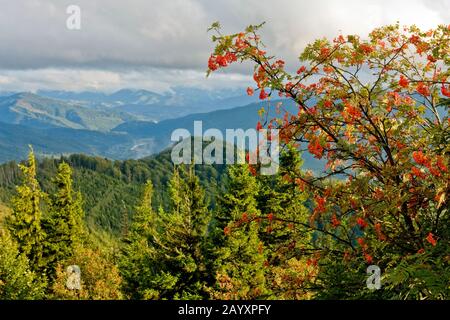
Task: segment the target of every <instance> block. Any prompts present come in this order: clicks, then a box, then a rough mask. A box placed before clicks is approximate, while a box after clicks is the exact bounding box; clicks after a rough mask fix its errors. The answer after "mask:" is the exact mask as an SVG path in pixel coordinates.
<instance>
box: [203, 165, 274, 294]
mask: <svg viewBox="0 0 450 320" xmlns="http://www.w3.org/2000/svg"><path fill="white" fill-rule="evenodd" d="M228 175H229V181H228V184H227V192H226V194H225V195H224V196H223V197H221V198H220V199H219V203H218V210H217V213H216V215H215V219H214V224H213V228H212V229H213V231H212V234H211V237H212V239H211V240H212V243H211V244H212V248H213V250H214V269H215V271H216V273H217V286H216V289H215V291H213V292H212V295H213V297H214V298H224V299H255V298H260V297H264V296H265V295H267V294H268V291H267V289H266V284H265V275H264V274H265V270H264V265H265V254H264V247H263V246H262V242H261V241H260V239H259V236H258V230H259V219H258V216H259V214H260V212H259V210H258V209H257V202H256V196H257V194H258V190H259V186H258V183H257V181H256V178H255V177H254V176H252V175H251V174H250V171H249V167H248V165H234V166H232V167H230V169H229V170H228Z"/></svg>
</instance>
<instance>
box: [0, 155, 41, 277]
mask: <svg viewBox="0 0 450 320" xmlns="http://www.w3.org/2000/svg"><path fill="white" fill-rule="evenodd" d="M19 166H20V169H21V170H22V173H23V183H22V185H20V186H18V187H17V188H16V191H17V194H16V195H15V196H14V197H13V198H12V201H11V204H12V214H11V216H10V217H8V228H9V230H10V231H11V235H12V237H13V239H14V240H15V241H17V243H18V247H19V251H20V252H21V253H24V254H25V255H26V256H27V258H28V259H29V261H30V266H31V268H32V269H33V270H41V269H42V268H43V267H44V261H43V241H44V239H45V233H44V231H43V230H42V226H41V218H42V208H41V206H42V200H43V198H44V197H45V194H44V193H43V192H42V191H41V188H40V186H39V182H38V181H37V179H36V159H35V156H34V152H33V149H32V148H31V147H30V153H29V155H28V163H27V164H20V165H19Z"/></svg>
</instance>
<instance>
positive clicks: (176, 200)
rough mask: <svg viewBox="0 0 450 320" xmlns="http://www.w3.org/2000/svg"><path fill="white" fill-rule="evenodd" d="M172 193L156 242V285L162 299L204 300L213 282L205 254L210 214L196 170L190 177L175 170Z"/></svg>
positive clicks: (188, 174) (171, 187)
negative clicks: (210, 280) (209, 283)
mask: <svg viewBox="0 0 450 320" xmlns="http://www.w3.org/2000/svg"><path fill="white" fill-rule="evenodd" d="M178 170H180V172H179V171H178ZM169 191H170V196H171V200H172V204H171V210H170V211H169V212H167V213H164V214H161V215H160V219H161V220H160V226H161V229H160V231H159V233H158V237H157V238H155V239H154V242H155V243H154V249H155V252H156V257H157V260H158V265H157V270H155V271H156V272H155V274H154V283H155V284H156V285H157V288H159V290H160V298H168V299H204V298H206V297H207V293H206V287H207V285H208V280H209V279H210V277H209V274H208V270H207V268H206V258H205V252H204V250H205V241H206V232H207V224H208V222H209V219H210V213H209V210H208V206H207V203H206V200H205V192H204V190H203V188H202V187H201V185H200V182H199V179H198V177H196V176H195V172H194V167H193V166H191V167H190V170H189V172H188V173H186V172H185V171H184V170H183V167H180V168H179V169H176V170H175V172H174V174H173V177H172V179H171V181H170V188H169Z"/></svg>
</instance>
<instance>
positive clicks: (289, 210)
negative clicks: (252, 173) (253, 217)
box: [257, 145, 310, 252]
mask: <svg viewBox="0 0 450 320" xmlns="http://www.w3.org/2000/svg"><path fill="white" fill-rule="evenodd" d="M302 165H303V161H302V159H301V156H300V153H299V151H298V150H297V149H296V148H295V147H294V146H292V145H286V146H285V149H284V150H283V151H282V152H281V154H280V167H279V171H278V172H277V174H276V175H273V176H258V180H259V182H260V185H261V192H260V193H259V194H258V196H257V201H258V207H259V209H260V210H261V213H262V214H263V215H267V216H268V215H270V216H271V217H273V220H274V222H271V221H267V220H268V219H266V223H267V224H268V226H267V227H269V228H270V232H269V233H268V232H263V233H261V238H262V239H263V240H264V243H265V244H266V245H267V246H270V247H272V249H273V250H271V251H272V252H279V251H278V249H279V248H280V246H283V245H286V246H288V245H289V244H292V243H294V242H296V243H301V242H305V241H309V239H308V238H305V237H304V234H301V235H297V236H296V235H295V232H296V231H298V223H299V222H300V223H307V222H308V217H309V215H310V212H309V210H308V208H307V207H306V203H307V199H308V195H307V194H306V193H305V192H304V191H303V190H302V187H301V185H302V184H301V180H299V177H301V176H302V172H301V167H302Z"/></svg>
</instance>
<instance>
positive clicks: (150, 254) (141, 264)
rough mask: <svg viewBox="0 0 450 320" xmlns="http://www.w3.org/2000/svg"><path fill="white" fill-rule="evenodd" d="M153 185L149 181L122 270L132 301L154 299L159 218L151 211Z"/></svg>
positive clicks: (128, 238)
mask: <svg viewBox="0 0 450 320" xmlns="http://www.w3.org/2000/svg"><path fill="white" fill-rule="evenodd" d="M152 196H153V184H152V182H151V181H147V183H146V184H145V186H144V191H143V194H142V197H141V201H140V203H139V205H138V206H137V207H136V210H135V214H134V216H133V222H132V224H131V226H130V230H129V232H128V234H127V235H126V237H125V238H124V239H123V242H124V246H123V248H122V254H121V257H120V262H119V268H120V273H121V276H122V278H123V280H124V282H123V290H124V292H125V294H126V295H128V296H129V297H130V298H132V299H142V298H144V297H145V296H151V294H150V292H149V290H151V289H149V288H151V287H152V282H151V274H152V272H153V270H152V265H151V264H152V263H153V258H154V256H155V254H154V248H153V239H154V237H156V236H157V234H156V232H157V228H156V224H157V216H156V213H155V212H154V210H153V209H152Z"/></svg>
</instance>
